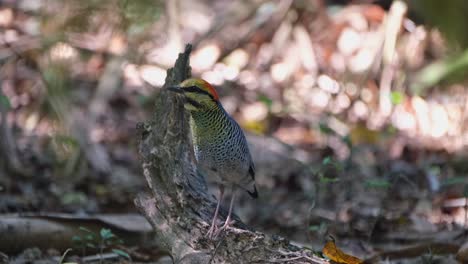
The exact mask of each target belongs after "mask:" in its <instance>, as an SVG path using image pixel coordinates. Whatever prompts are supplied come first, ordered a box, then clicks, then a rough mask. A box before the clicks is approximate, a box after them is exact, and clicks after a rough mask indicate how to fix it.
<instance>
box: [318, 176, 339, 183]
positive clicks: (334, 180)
mask: <svg viewBox="0 0 468 264" xmlns="http://www.w3.org/2000/svg"><path fill="white" fill-rule="evenodd" d="M319 179H320V182H321V183H335V182H339V181H340V179H339V178H329V177H320V178H319Z"/></svg>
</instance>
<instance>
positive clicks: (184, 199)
mask: <svg viewBox="0 0 468 264" xmlns="http://www.w3.org/2000/svg"><path fill="white" fill-rule="evenodd" d="M190 52H191V46H190V45H187V47H186V49H185V52H184V53H182V54H180V55H179V58H178V59H177V61H176V63H175V66H174V68H173V69H170V70H168V73H167V77H166V81H165V85H164V88H166V87H169V86H171V85H175V84H178V83H180V82H181V81H183V80H184V79H186V78H188V77H189V76H190V66H189V54H190ZM164 88H163V89H162V91H161V92H160V93H159V95H158V96H157V99H156V104H155V112H154V114H153V118H152V120H150V121H149V122H146V123H144V124H140V125H139V126H138V131H139V137H140V144H139V154H140V156H141V162H142V167H143V174H144V176H145V178H146V181H147V182H148V186H149V188H150V190H151V195H150V197H143V196H140V197H139V198H138V199H136V201H135V202H136V204H137V206H138V208H139V209H140V210H141V212H142V213H143V214H144V215H145V217H146V218H147V220H148V221H149V222H150V224H151V225H152V227H153V229H154V230H155V233H156V237H155V238H154V239H156V240H159V241H160V242H162V244H163V247H164V249H165V250H167V251H168V253H169V254H170V255H171V256H172V258H173V260H174V263H272V262H278V263H327V262H325V261H323V260H321V259H319V258H317V257H315V256H313V255H312V252H311V251H310V250H308V249H304V248H300V247H298V246H295V245H292V244H291V243H289V242H288V240H286V239H284V238H281V237H278V236H269V235H266V234H262V233H260V232H255V231H253V230H250V229H249V228H248V227H247V226H246V225H245V224H243V223H242V222H241V221H240V220H239V218H238V217H235V220H236V222H235V224H234V226H235V227H233V228H231V229H229V230H227V232H225V233H223V235H221V236H220V237H219V238H218V239H217V240H215V241H212V240H209V239H207V238H205V237H204V234H205V233H206V232H207V230H208V228H209V226H210V219H211V217H212V215H213V212H214V209H215V205H216V201H215V199H214V197H212V196H211V195H209V194H208V192H207V187H206V183H205V181H204V179H203V177H201V176H199V175H198V174H197V173H196V167H195V164H194V162H193V158H192V156H191V151H190V150H191V142H190V139H189V127H188V123H187V116H186V115H185V113H184V109H183V105H182V99H181V98H179V97H178V96H176V95H174V94H173V93H170V92H168V91H167V90H166V89H164ZM221 216H222V217H223V218H225V217H226V211H225V210H223V211H222V212H221Z"/></svg>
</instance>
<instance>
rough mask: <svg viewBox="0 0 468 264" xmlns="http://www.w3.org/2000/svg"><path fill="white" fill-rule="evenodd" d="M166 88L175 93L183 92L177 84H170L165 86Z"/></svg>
mask: <svg viewBox="0 0 468 264" xmlns="http://www.w3.org/2000/svg"><path fill="white" fill-rule="evenodd" d="M167 89H168V90H169V91H171V92H175V93H180V94H183V93H184V90H182V89H181V88H180V87H178V86H170V87H167Z"/></svg>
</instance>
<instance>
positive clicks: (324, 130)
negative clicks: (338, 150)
mask: <svg viewBox="0 0 468 264" xmlns="http://www.w3.org/2000/svg"><path fill="white" fill-rule="evenodd" d="M319 129H320V132H322V133H323V134H325V135H335V134H336V132H335V130H333V129H331V128H330V127H329V126H328V125H327V124H324V123H320V124H319Z"/></svg>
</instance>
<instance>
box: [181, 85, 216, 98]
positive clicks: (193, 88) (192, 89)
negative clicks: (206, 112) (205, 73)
mask: <svg viewBox="0 0 468 264" xmlns="http://www.w3.org/2000/svg"><path fill="white" fill-rule="evenodd" d="M183 89H184V91H185V92H188V93H199V94H205V95H208V96H209V97H211V99H214V97H213V95H211V94H210V93H209V92H207V91H205V90H203V89H200V88H198V87H197V86H190V87H186V88H183Z"/></svg>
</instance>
